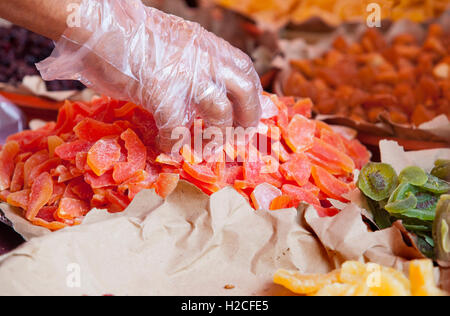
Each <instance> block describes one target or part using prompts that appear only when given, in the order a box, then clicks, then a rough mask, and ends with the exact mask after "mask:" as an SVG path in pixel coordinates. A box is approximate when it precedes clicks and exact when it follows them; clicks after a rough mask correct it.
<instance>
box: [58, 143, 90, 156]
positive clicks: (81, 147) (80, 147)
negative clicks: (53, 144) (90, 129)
mask: <svg viewBox="0 0 450 316" xmlns="http://www.w3.org/2000/svg"><path fill="white" fill-rule="evenodd" d="M91 147H92V143H90V142H87V141H85V140H76V141H74V142H70V143H65V144H62V145H60V146H58V147H57V148H55V154H56V155H57V156H58V157H59V158H61V159H64V160H69V161H72V160H75V158H76V157H77V153H80V152H88V151H89V149H90V148H91Z"/></svg>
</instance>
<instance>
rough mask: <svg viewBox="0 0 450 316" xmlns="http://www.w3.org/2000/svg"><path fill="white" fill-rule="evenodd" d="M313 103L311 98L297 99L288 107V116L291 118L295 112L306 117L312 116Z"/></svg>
mask: <svg viewBox="0 0 450 316" xmlns="http://www.w3.org/2000/svg"><path fill="white" fill-rule="evenodd" d="M312 108H313V103H312V101H311V99H309V98H307V99H301V100H298V101H297V102H296V103H295V104H294V105H293V106H292V107H289V108H288V109H289V117H290V118H292V117H294V116H295V115H296V114H300V115H302V116H304V117H306V118H308V119H310V118H311V117H312Z"/></svg>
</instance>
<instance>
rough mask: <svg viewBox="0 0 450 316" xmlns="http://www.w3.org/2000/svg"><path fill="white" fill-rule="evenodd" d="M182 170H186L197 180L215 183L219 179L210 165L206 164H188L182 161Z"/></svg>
mask: <svg viewBox="0 0 450 316" xmlns="http://www.w3.org/2000/svg"><path fill="white" fill-rule="evenodd" d="M183 170H184V171H186V173H188V174H189V175H190V176H191V177H193V178H194V179H197V180H198V181H201V182H205V183H209V184H215V183H217V182H218V181H219V177H218V176H217V175H216V174H215V173H214V172H213V170H212V169H211V167H209V166H208V165H206V164H201V165H200V164H197V165H194V164H190V163H189V162H184V163H183Z"/></svg>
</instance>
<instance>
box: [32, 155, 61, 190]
mask: <svg viewBox="0 0 450 316" xmlns="http://www.w3.org/2000/svg"><path fill="white" fill-rule="evenodd" d="M60 163H61V159H59V158H53V159H49V160H47V161H44V162H43V163H41V164H39V165H37V166H36V167H34V168H33V169H32V170H31V172H30V173H29V176H28V180H27V185H33V182H34V179H36V178H37V177H38V176H39V175H40V174H42V173H44V172H50V171H51V170H52V169H56V167H58V166H59V165H60Z"/></svg>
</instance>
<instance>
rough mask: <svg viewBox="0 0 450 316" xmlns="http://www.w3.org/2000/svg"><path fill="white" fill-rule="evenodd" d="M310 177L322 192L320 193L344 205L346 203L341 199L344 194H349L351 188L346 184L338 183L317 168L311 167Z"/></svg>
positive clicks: (345, 200) (329, 174) (335, 179)
mask: <svg viewBox="0 0 450 316" xmlns="http://www.w3.org/2000/svg"><path fill="white" fill-rule="evenodd" d="M312 176H313V178H314V181H315V183H316V185H317V186H318V187H319V188H320V190H322V192H324V193H325V194H327V195H328V196H329V197H331V198H333V199H336V200H339V201H342V202H344V203H346V202H348V200H347V199H345V198H344V197H343V195H344V194H346V193H348V192H350V190H351V187H350V186H349V185H348V184H347V183H345V182H343V181H340V180H339V179H337V178H336V177H335V176H333V175H332V174H331V173H329V172H328V171H326V170H325V169H324V168H321V167H319V166H313V167H312Z"/></svg>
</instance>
